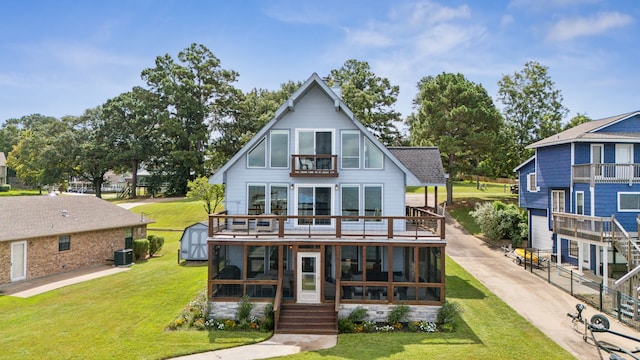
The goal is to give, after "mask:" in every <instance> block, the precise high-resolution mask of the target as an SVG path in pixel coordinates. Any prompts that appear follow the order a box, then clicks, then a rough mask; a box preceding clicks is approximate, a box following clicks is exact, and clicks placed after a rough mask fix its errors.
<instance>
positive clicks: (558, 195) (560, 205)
mask: <svg viewBox="0 0 640 360" xmlns="http://www.w3.org/2000/svg"><path fill="white" fill-rule="evenodd" d="M551 205H552V207H551V211H552V212H565V211H564V190H553V191H551Z"/></svg>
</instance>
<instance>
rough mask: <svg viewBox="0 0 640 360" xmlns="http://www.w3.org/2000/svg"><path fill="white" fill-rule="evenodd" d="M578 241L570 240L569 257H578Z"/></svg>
mask: <svg viewBox="0 0 640 360" xmlns="http://www.w3.org/2000/svg"><path fill="white" fill-rule="evenodd" d="M578 251H579V250H578V242H577V241H575V240H569V257H572V258H577V257H578Z"/></svg>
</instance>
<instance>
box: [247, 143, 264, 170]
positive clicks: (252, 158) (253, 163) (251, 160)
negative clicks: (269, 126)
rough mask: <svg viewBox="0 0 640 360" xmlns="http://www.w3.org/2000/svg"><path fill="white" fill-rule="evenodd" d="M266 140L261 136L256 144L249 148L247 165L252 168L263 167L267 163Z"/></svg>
mask: <svg viewBox="0 0 640 360" xmlns="http://www.w3.org/2000/svg"><path fill="white" fill-rule="evenodd" d="M265 143H266V141H265V138H262V139H261V140H260V141H259V142H258V144H257V145H256V146H254V147H253V148H252V149H251V150H249V154H248V155H247V166H248V167H253V168H263V167H265V166H266V163H267V160H266V159H267V151H266V148H267V146H266V144H265Z"/></svg>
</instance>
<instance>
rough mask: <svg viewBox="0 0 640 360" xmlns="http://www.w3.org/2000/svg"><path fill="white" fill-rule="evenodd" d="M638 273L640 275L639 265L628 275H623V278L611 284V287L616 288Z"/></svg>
mask: <svg viewBox="0 0 640 360" xmlns="http://www.w3.org/2000/svg"><path fill="white" fill-rule="evenodd" d="M638 273H640V265H638V266H636V267H635V268H633V270H631V271H629V272H628V273H626V274H624V276H622V277H621V278H620V279H618V280H616V281H615V282H614V283H613V286H614V287H618V286H620V285H623V284H625V283H626V282H627V281H629V280H631V279H632V278H633V276H634V275H637V274H638Z"/></svg>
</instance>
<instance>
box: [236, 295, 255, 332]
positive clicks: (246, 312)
mask: <svg viewBox="0 0 640 360" xmlns="http://www.w3.org/2000/svg"><path fill="white" fill-rule="evenodd" d="M254 306H255V304H254V303H252V302H251V301H249V297H248V296H246V295H245V296H244V297H242V300H240V304H239V306H238V313H237V317H238V326H240V328H242V329H248V328H249V326H250V324H251V322H252V321H251V310H253V307H254Z"/></svg>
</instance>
